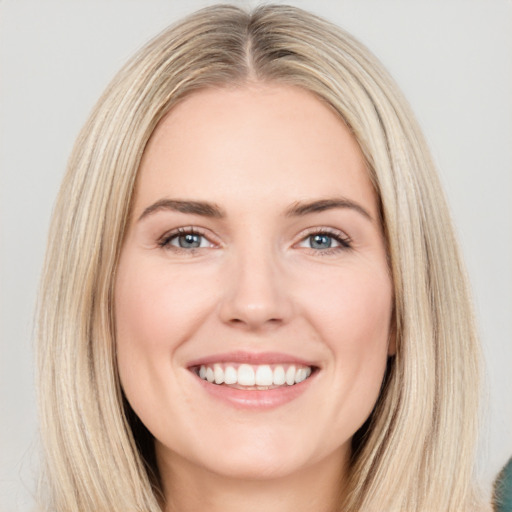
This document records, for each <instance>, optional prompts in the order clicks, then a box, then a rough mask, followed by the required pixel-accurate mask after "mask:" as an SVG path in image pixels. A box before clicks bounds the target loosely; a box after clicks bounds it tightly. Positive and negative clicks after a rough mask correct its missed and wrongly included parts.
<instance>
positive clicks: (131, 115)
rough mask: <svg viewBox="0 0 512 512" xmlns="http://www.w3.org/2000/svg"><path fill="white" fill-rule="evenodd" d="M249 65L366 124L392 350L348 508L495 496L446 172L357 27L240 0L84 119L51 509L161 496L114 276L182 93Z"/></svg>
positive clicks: (64, 283)
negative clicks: (478, 468) (390, 307)
mask: <svg viewBox="0 0 512 512" xmlns="http://www.w3.org/2000/svg"><path fill="white" fill-rule="evenodd" d="M252 82H264V83H274V84H284V85H288V86H296V87H300V88H303V89H305V90H308V91H310V92H312V93H313V94H315V95H316V97H317V98H318V99H319V100H321V101H322V102H324V103H325V104H327V105H328V106H329V107H330V108H332V109H333V110H334V111H335V112H336V113H337V114H338V115H339V116H340V118H342V119H343V121H344V122H345V123H346V125H347V126H348V127H349V128H350V130H351V131H352V133H353V135H354V137H355V138H356V139H357V141H358V143H359V145H360V147H361V150H362V152H363V154H364V157H365V159H366V163H367V168H368V173H369V176H370V178H371V180H372V183H373V186H374V188H375V190H376V192H377V194H378V197H379V201H380V209H381V215H382V223H383V229H384V233H385V237H386V243H387V247H388V255H389V265H390V270H391V273H392V277H393V284H394V298H395V304H394V314H395V320H394V322H395V331H396V344H397V351H396V355H395V356H393V357H392V358H391V359H390V360H389V362H388V371H387V374H386V378H385V382H384V383H383V389H382V392H381V396H380V397H379V400H378V402H377V405H376V407H375V410H374V411H373V413H372V415H371V417H370V419H369V420H368V421H367V423H366V424H365V426H364V427H363V429H362V430H361V431H360V432H358V433H357V435H356V436H355V437H354V441H353V455H352V461H351V466H350V470H349V482H348V490H347V493H346V495H345V496H344V498H343V502H342V503H340V510H344V511H345V512H356V511H366V512H373V511H379V512H382V511H389V512H398V511H408V512H412V511H414V512H449V511H453V512H461V511H470V510H486V509H487V508H486V506H485V505H484V504H483V502H482V501H481V499H480V497H479V494H478V489H477V487H476V485H475V483H474V481H473V465H474V459H475V446H476V438H477V416H478V398H479V358H480V353H479V348H478V341H477V337H476V335H475V328H474V322H473V315H472V311H471V305H470V300H469V297H468V287H467V283H466V278H465V274H464V270H463V265H462V263H461V260H460V257H459V253H458V249H457V244H456V241H455V239H454V234H453V229H452V227H451V221H450V218H449V213H448V210H447V207H446V205H445V201H444V198H443V193H442V191H441V189H440V186H439V182H438V178H437V176H436V172H435V169H434V166H433V163H432V160H431V157H430V155H429V151H428V149H427V147H426V144H425V142H424V139H423V136H422V134H421V131H420V130H419V128H418V126H417V124H416V122H415V120H414V117H413V115H412V114H411V112H410V109H409V107H408V105H407V103H406V101H405V100H404V98H403V97H402V95H401V94H400V92H399V90H398V88H397V86H396V85H395V83H394V82H393V81H392V79H391V78H390V77H389V75H388V74H387V72H386V71H385V70H384V69H383V67H382V66H381V64H380V63H379V62H378V61H377V60H376V59H375V57H374V56H373V55H372V54H371V53H370V52H369V51H368V50H367V49H366V48H365V47H364V46H363V45H361V44H360V43H359V42H357V41H356V40H355V39H354V38H353V37H352V36H350V35H349V34H347V33H346V32H344V31H343V30H341V29H339V28H338V27H336V26H334V25H332V24H331V23H329V22H327V21H325V20H323V19H321V18H319V17H316V16H314V15H312V14H309V13H307V12H305V11H303V10H300V9H298V8H294V7H289V6H284V5H266V6H262V7H259V8H257V9H256V10H254V11H253V12H251V13H247V12H245V11H244V10H241V9H239V8H237V7H234V6H230V5H217V6H213V7H209V8H206V9H203V10H201V11H198V12H197V13H195V14H193V15H191V16H189V17H188V18H186V19H185V20H183V21H181V22H180V23H178V24H176V25H174V26H172V27H170V28H169V29H167V30H165V31H164V32H163V33H161V34H160V35H159V36H157V37H156V38H155V39H154V40H152V41H151V42H150V43H149V44H148V45H147V46H145V47H144V48H143V49H142V50H141V51H139V53H138V54H137V55H136V56H135V57H134V58H133V59H132V60H131V61H129V62H128V64H127V65H126V66H125V67H124V68H123V69H122V70H121V71H120V72H119V73H118V75H117V76H116V77H115V78H114V80H113V81H112V83H111V84H110V86H109V87H108V88H107V90H106V91H105V93H104V94H103V96H102V97H101V98H100V100H99V102H98V104H97V105H96V107H95V109H94V111H93V112H92V115H91V116H90V118H89V120H88V121H87V123H86V125H85V127H84V128H83V130H82V132H81V134H80V135H79V137H78V140H77V142H76V145H75V147H74V150H73V153H72V155H71V158H70V161H69V168H68V171H67V174H66V176H65V178H64V181H63V184H62V188H61V190H60V193H59V196H58V199H57V203H56V207H55V211H54V216H53V220H52V225H51V230H50V237H49V245H48V250H47V257H46V262H45V270H44V275H43V280H42V286H41V292H40V298H39V321H38V381H39V402H40V416H41V436H42V440H43V448H44V460H45V470H44V475H45V482H44V487H45V489H46V491H47V493H46V494H47V495H46V500H47V510H52V511H57V512H64V511H66V512H87V511H91V512H92V511H94V512H100V511H108V512H113V511H123V512H129V511H135V510H137V511H145V512H156V511H160V510H161V508H162V506H163V505H162V504H163V497H162V496H161V494H160V486H159V479H158V470H157V467H156V464H155V459H154V453H153V452H152V449H153V447H152V442H151V438H150V436H149V434H148V432H147V431H146V430H145V429H144V427H143V426H142V425H141V424H140V422H139V421H138V419H137V418H136V416H135V415H134V414H133V411H130V409H129V406H128V405H127V404H126V402H125V400H124V398H123V393H122V389H121V387H120V383H119V378H118V374H117V369H116V348H115V347H116V345H115V329H114V308H113V303H114V300H113V296H114V286H113V284H114V281H115V275H116V268H117V263H118V259H119V254H120V251H121V247H122V242H123V236H124V233H125V229H126V226H127V223H128V220H129V216H130V207H131V202H132V196H133V193H134V188H135V183H136V178H137V172H138V168H139V164H140V160H141V157H142V154H143V152H144V149H145V146H146V144H147V142H148V139H149V137H150V136H151V134H152V133H153V130H154V129H155V127H156V125H157V124H158V122H159V121H160V120H161V119H162V117H163V116H164V115H165V114H166V113H168V112H169V111H170V110H171V109H172V107H173V106H174V105H176V104H177V103H178V102H180V101H182V100H183V99H184V98H186V97H187V96H189V95H190V94H193V93H194V91H198V90H201V89H205V88H212V87H243V86H244V85H247V84H248V83H252Z"/></svg>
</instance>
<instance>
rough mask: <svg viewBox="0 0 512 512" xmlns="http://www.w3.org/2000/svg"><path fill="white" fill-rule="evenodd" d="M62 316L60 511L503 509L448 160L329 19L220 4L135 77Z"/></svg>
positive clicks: (67, 252)
mask: <svg viewBox="0 0 512 512" xmlns="http://www.w3.org/2000/svg"><path fill="white" fill-rule="evenodd" d="M77 290H79V293H77ZM40 304H41V307H40V322H39V339H40V345H39V379H40V386H39V390H40V402H41V412H42V435H43V441H44V444H45V449H46V462H47V468H46V477H47V488H48V490H49V501H50V503H51V505H50V509H53V510H58V511H60V510H66V511H70V510H77V511H78V510H80V511H85V510H91V511H92V510H94V511H97V510H109V511H111V510H123V511H127V510H155V511H156V510H166V511H170V510H182V511H185V510H198V509H200V508H206V507H207V508H208V509H210V510H217V509H222V510H232V509H233V510H234V509H235V507H236V508H237V509H239V508H240V507H243V508H244V510H252V509H258V510H259V509H261V508H267V509H269V510H291V509H292V507H293V509H294V510H319V511H321V510H326V511H327V510H329V511H330V510H345V511H347V510H353V511H357V510H365V511H377V510H379V511H381V510H389V511H395V510H396V511H398V510H401V511H403V510H415V511H433V510H435V511H451V510H453V511H460V510H486V505H484V504H483V503H482V502H481V499H480V497H479V494H478V489H477V488H476V485H475V484H474V482H473V481H472V472H473V459H474V455H473V454H474V449H475V442H476V431H477V397H478V360H479V352H478V344H477V340H476V336H475V332H474V327H473V321H472V315H471V308H470V304H469V299H468V293H467V286H466V283H465V278H464V274H463V270H462V265H461V263H460V259H459V256H458V252H457V248H456V244H455V242H454V238H453V234H452V229H451V227H450V222H449V218H448V213H447V210H446V206H445V204H444V201H443V199H442V193H441V191H440V188H439V185H438V181H437V178H436V176H435V171H434V169H433V165H432V163H431V160H430V156H429V154H428V150H427V149H426V147H425V144H424V142H423V139H422V136H421V134H420V132H419V129H418V128H417V126H416V124H415V122H414V120H413V117H412V115H411V113H410V112H409V110H408V107H407V105H406V103H405V101H404V100H403V98H402V97H401V96H400V94H399V92H398V91H397V88H396V86H395V85H394V83H393V82H392V81H391V79H390V78H389V77H388V75H387V74H386V72H385V71H384V70H383V69H382V67H381V66H380V64H379V63H378V62H376V60H375V58H374V57H372V56H371V55H370V54H369V52H368V51H367V50H366V49H365V48H364V47H362V46H361V45H360V44H359V43H357V42H356V41H355V40H354V39H353V38H352V37H351V36H349V35H348V34H346V33H344V32H342V31H341V30H339V29H338V28H336V27H334V26H332V25H331V24H329V23H327V22H325V21H323V20H321V19H319V18H316V17H314V16H313V15H310V14H308V13H305V12H304V11H301V10H299V9H295V8H291V7H287V6H267V7H261V8H259V9H256V10H255V11H254V12H253V13H251V14H247V13H245V12H244V11H241V10H240V9H237V8H235V7H229V6H217V7H212V8H209V9H205V10H203V11H200V12H198V13H196V14H195V15H193V16H191V17H189V18H188V19H186V20H185V21H183V22H181V23H180V24H178V25H176V26H174V27H172V28H170V29H169V30H167V31H165V32H164V33H162V34H161V35H160V36H158V37H157V38H156V39H155V40H153V41H152V42H151V43H150V44H149V45H148V46H146V47H145V48H144V49H142V50H141V52H139V54H138V55H136V56H135V58H134V59H132V61H130V62H129V63H128V64H127V66H125V67H124V68H123V70H121V72H120V73H119V74H118V75H117V77H116V78H115V79H114V81H113V82H112V84H111V85H110V86H109V88H108V89H107V91H106V92H105V94H104V95H103V97H102V98H101V100H100V102H99V104H98V106H97V107H96V109H95V111H94V112H93V114H92V116H91V118H90V120H89V122H88V123H87V124H86V126H85V127H84V129H83V131H82V134H81V135H80V137H79V139H78V141H77V144H76V147H75V151H74V153H73V155H72V158H71V160H70V164H69V172H68V174H67V175H66V178H65V180H64V183H63V186H62V189H61V192H60V195H59V199H58V203H57V207H56V211H55V216H54V221H53V224H52V231H51V234H50V246H49V250H48V256H47V261H46V273H45V277H44V280H43V286H42V292H41V299H40Z"/></svg>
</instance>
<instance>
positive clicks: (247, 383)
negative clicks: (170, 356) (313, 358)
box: [191, 363, 313, 390]
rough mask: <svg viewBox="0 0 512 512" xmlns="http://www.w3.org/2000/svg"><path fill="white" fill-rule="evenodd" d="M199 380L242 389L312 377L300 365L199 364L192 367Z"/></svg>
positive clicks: (276, 385)
mask: <svg viewBox="0 0 512 512" xmlns="http://www.w3.org/2000/svg"><path fill="white" fill-rule="evenodd" d="M191 370H192V371H193V372H194V373H195V374H196V375H197V376H198V377H199V378H200V379H202V380H205V381H207V382H209V383H212V384H217V385H219V386H221V385H223V386H229V387H232V388H234V389H244V390H251V389H252V390H269V389H277V388H280V387H286V386H294V385H296V384H299V383H301V382H303V381H304V380H306V379H307V378H308V377H310V376H311V374H312V372H313V367H311V366H306V365H301V364H258V365H254V364H239V363H214V364H202V365H200V366H196V367H193V368H191Z"/></svg>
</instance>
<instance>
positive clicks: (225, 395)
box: [193, 372, 317, 410]
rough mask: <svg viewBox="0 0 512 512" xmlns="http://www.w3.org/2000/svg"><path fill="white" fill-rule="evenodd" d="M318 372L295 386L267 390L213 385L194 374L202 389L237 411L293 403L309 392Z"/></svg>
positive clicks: (271, 407)
mask: <svg viewBox="0 0 512 512" xmlns="http://www.w3.org/2000/svg"><path fill="white" fill-rule="evenodd" d="M316 374H317V372H314V373H313V374H311V375H310V376H309V377H308V378H307V379H306V380H303V381H302V382H299V383H298V384H294V385H293V386H282V387H279V388H275V389H266V390H257V389H251V390H244V389H236V388H232V387H229V386H225V385H222V384H212V383H210V382H208V381H206V380H203V379H201V378H199V377H198V376H196V375H195V374H193V376H194V378H195V379H196V380H197V382H198V383H199V384H200V385H201V386H202V388H203V389H204V390H205V391H206V392H207V393H209V394H210V395H211V396H212V397H213V398H215V399H218V400H221V401H223V402H225V403H227V404H229V405H231V406H232V407H235V408H237V409H257V410H264V409H273V408H275V407H279V406H281V405H284V404H287V403H289V402H292V401H293V400H295V399H296V398H298V397H300V396H301V395H302V394H303V393H304V392H306V391H307V389H308V388H309V386H310V385H311V382H312V381H313V380H314V379H315V377H316Z"/></svg>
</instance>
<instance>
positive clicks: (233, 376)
mask: <svg viewBox="0 0 512 512" xmlns="http://www.w3.org/2000/svg"><path fill="white" fill-rule="evenodd" d="M201 368H202V367H201ZM199 377H201V373H199ZM224 382H225V383H226V384H236V383H237V382H238V373H237V371H236V370H235V369H234V368H233V367H232V366H227V367H226V370H225V372H224Z"/></svg>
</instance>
